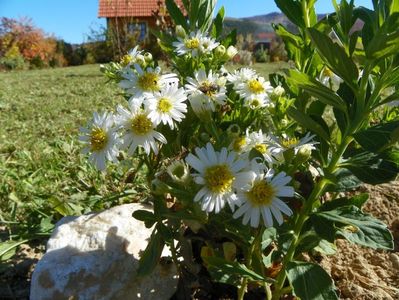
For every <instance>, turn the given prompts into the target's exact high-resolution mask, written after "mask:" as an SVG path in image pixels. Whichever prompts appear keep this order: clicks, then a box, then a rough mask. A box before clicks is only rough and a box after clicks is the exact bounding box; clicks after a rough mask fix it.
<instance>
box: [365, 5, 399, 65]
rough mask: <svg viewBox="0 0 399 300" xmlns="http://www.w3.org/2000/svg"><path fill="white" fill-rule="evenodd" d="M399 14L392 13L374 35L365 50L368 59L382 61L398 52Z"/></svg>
mask: <svg viewBox="0 0 399 300" xmlns="http://www.w3.org/2000/svg"><path fill="white" fill-rule="evenodd" d="M398 27H399V13H394V14H392V15H391V16H389V18H388V19H387V20H386V21H385V23H384V24H383V26H382V27H381V28H380V29H379V30H378V31H377V32H376V33H375V35H374V38H373V39H372V40H371V41H370V43H369V44H368V47H367V48H366V56H367V58H369V59H382V58H385V57H388V56H390V55H394V54H397V52H398V51H399V29H398Z"/></svg>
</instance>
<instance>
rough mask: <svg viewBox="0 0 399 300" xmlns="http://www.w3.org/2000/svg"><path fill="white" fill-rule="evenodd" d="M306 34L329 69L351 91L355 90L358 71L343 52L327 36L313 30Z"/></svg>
mask: <svg viewBox="0 0 399 300" xmlns="http://www.w3.org/2000/svg"><path fill="white" fill-rule="evenodd" d="M307 32H308V33H309V36H310V37H311V39H312V41H313V43H314V44H315V46H316V48H317V51H318V52H319V54H320V56H321V57H322V58H323V59H324V60H325V61H326V62H327V63H328V66H329V67H330V69H331V70H333V71H334V73H335V74H337V75H338V76H339V77H341V78H342V79H343V80H344V81H345V82H346V83H347V84H349V85H350V86H351V88H352V89H354V90H356V89H357V80H358V77H359V71H358V69H357V67H356V64H355V63H354V62H353V61H352V60H351V59H350V58H349V57H348V55H347V54H346V52H345V50H344V49H343V48H342V47H341V46H339V45H338V44H337V43H334V42H333V41H332V40H331V39H330V38H329V37H328V36H327V35H325V34H323V33H321V32H319V31H318V30H316V29H314V28H308V29H307Z"/></svg>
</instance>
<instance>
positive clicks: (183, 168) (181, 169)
mask: <svg viewBox="0 0 399 300" xmlns="http://www.w3.org/2000/svg"><path fill="white" fill-rule="evenodd" d="M166 172H167V173H168V174H169V176H170V178H172V180H174V181H176V182H179V183H187V182H188V181H189V180H190V172H189V169H188V167H187V165H186V164H185V163H184V162H182V161H174V162H173V163H172V164H170V166H168V167H167V169H166Z"/></svg>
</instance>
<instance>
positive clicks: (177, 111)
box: [145, 85, 187, 129]
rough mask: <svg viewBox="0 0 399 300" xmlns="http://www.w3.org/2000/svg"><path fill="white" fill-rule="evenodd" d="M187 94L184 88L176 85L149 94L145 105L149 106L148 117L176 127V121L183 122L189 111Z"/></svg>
mask: <svg viewBox="0 0 399 300" xmlns="http://www.w3.org/2000/svg"><path fill="white" fill-rule="evenodd" d="M186 100H187V95H186V92H185V90H184V88H178V87H177V86H176V85H171V86H166V87H165V88H164V89H162V90H161V91H160V92H157V93H154V94H152V95H148V97H147V99H146V101H145V105H146V106H147V108H148V111H149V114H148V117H149V118H150V119H151V121H153V122H154V123H155V124H156V125H159V124H161V123H162V124H164V125H166V124H168V125H169V127H170V128H171V129H174V128H175V122H181V121H182V119H184V117H185V115H184V114H185V113H186V112H187V104H186V103H184V102H185V101H186Z"/></svg>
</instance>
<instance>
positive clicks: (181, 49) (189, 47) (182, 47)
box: [173, 31, 219, 57]
mask: <svg viewBox="0 0 399 300" xmlns="http://www.w3.org/2000/svg"><path fill="white" fill-rule="evenodd" d="M177 39H178V41H177V42H173V46H174V47H175V51H176V53H177V54H178V55H184V54H186V53H190V54H191V55H192V56H193V57H196V56H198V55H199V54H200V53H210V52H211V51H212V50H213V49H215V48H216V47H217V46H218V45H219V43H217V42H215V40H214V39H212V38H209V37H207V36H205V35H204V34H203V33H201V32H200V31H196V32H191V33H190V34H189V35H188V36H184V37H178V38H177Z"/></svg>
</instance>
